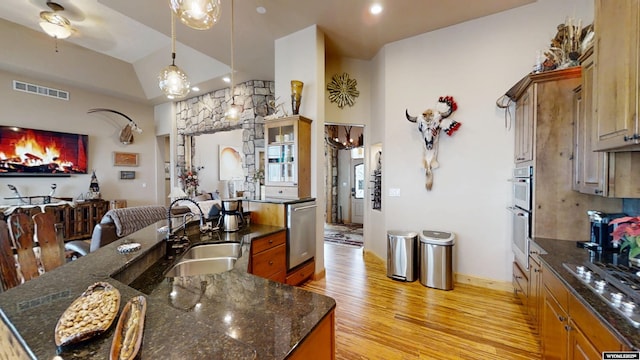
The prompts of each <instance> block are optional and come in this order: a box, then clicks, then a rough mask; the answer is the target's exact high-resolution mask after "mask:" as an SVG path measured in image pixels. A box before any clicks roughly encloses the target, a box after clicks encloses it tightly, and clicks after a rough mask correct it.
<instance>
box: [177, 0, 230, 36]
mask: <svg viewBox="0 0 640 360" xmlns="http://www.w3.org/2000/svg"><path fill="white" fill-rule="evenodd" d="M170 6H171V10H173V12H174V13H175V14H176V15H177V16H178V18H180V21H182V23H183V24H185V25H187V26H188V27H190V28H193V29H196V30H208V29H211V28H212V27H213V25H215V24H216V23H217V22H218V20H219V19H220V0H170Z"/></svg>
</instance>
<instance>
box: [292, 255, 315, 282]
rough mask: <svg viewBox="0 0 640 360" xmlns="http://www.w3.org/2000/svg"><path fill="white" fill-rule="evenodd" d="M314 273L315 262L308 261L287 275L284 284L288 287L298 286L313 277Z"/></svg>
mask: <svg viewBox="0 0 640 360" xmlns="http://www.w3.org/2000/svg"><path fill="white" fill-rule="evenodd" d="M315 271H316V262H315V261H314V260H310V261H309V262H307V263H306V264H303V265H302V266H300V267H298V268H297V269H295V270H294V271H292V272H291V273H289V274H288V275H287V280H286V283H287V284H289V285H293V286H296V285H300V284H301V283H302V282H304V281H305V280H307V279H308V278H310V277H311V276H313V274H314V272H315Z"/></svg>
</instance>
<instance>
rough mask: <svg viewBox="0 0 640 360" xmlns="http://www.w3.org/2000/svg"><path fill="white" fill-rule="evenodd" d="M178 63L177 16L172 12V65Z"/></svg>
mask: <svg viewBox="0 0 640 360" xmlns="http://www.w3.org/2000/svg"><path fill="white" fill-rule="evenodd" d="M175 64H176V17H175V15H174V14H173V11H172V12H171V65H175Z"/></svg>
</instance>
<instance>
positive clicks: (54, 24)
mask: <svg viewBox="0 0 640 360" xmlns="http://www.w3.org/2000/svg"><path fill="white" fill-rule="evenodd" d="M47 6H48V7H49V9H51V11H41V12H40V27H41V28H42V30H44V32H45V33H47V35H49V36H51V37H53V38H56V39H66V38H68V37H69V36H71V34H72V33H73V31H74V30H73V28H72V27H71V22H70V21H69V19H67V18H66V17H65V16H64V15H62V14H60V12H62V11H64V6H62V5H60V4H58V3H56V2H53V1H47Z"/></svg>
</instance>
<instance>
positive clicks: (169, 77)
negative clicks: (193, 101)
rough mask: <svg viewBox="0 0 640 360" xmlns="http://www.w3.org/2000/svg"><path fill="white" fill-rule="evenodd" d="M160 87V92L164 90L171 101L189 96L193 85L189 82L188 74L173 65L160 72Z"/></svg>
mask: <svg viewBox="0 0 640 360" xmlns="http://www.w3.org/2000/svg"><path fill="white" fill-rule="evenodd" d="M158 86H160V90H162V92H163V93H164V94H165V95H167V97H168V98H169V99H180V98H183V97H185V96H187V94H189V91H190V90H191V88H190V86H191V83H190V82H189V78H188V77H187V74H185V73H184V71H182V70H181V69H180V68H179V67H177V66H175V65H173V64H172V65H169V66H167V67H165V68H164V69H162V70H161V71H160V74H159V75H158Z"/></svg>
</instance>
